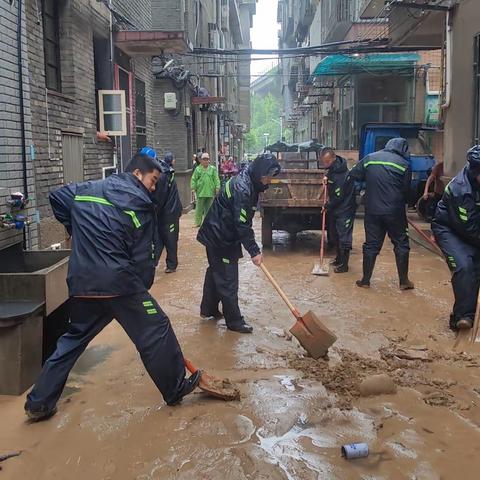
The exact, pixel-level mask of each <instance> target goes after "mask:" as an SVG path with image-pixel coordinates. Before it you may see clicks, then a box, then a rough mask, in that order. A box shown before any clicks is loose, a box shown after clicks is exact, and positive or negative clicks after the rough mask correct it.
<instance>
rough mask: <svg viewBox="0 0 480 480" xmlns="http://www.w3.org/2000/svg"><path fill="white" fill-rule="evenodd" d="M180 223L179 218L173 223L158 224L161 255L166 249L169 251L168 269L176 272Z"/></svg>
mask: <svg viewBox="0 0 480 480" xmlns="http://www.w3.org/2000/svg"><path fill="white" fill-rule="evenodd" d="M179 227H180V221H179V219H178V218H177V219H176V220H173V221H167V222H162V223H159V224H158V233H159V237H160V255H161V254H162V252H163V249H164V248H165V249H166V250H167V260H166V264H167V268H169V269H170V270H176V269H177V267H178V235H179Z"/></svg>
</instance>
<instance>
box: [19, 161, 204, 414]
mask: <svg viewBox="0 0 480 480" xmlns="http://www.w3.org/2000/svg"><path fill="white" fill-rule="evenodd" d="M127 171H128V173H121V174H118V175H112V176H110V177H108V178H107V179H106V180H99V181H90V182H84V183H77V184H70V185H67V186H65V187H62V188H60V189H59V190H57V191H55V192H53V193H51V194H50V203H51V205H52V209H53V212H54V215H55V217H56V218H57V220H58V221H60V222H61V223H62V224H63V225H64V226H65V227H66V229H67V231H68V233H69V234H70V235H71V237H72V253H71V256H70V261H69V266H68V276H67V283H68V287H69V293H70V297H71V298H70V302H71V312H70V327H69V330H68V332H67V333H66V334H65V335H63V336H62V337H61V338H60V339H59V340H58V343H57V349H56V350H55V352H54V353H53V354H52V356H51V357H50V358H49V359H48V360H47V361H46V363H45V365H44V366H43V370H42V373H41V375H40V377H39V379H38V380H37V382H36V383H35V386H34V387H33V389H32V391H31V392H30V393H29V394H28V396H27V402H26V404H25V411H26V413H27V415H28V416H29V417H30V418H31V419H32V420H35V421H38V420H44V419H46V418H49V417H50V416H52V415H53V414H54V413H55V412H56V404H57V401H58V399H59V398H60V395H61V393H62V391H63V388H64V386H65V383H66V381H67V377H68V374H69V373H70V370H71V369H72V367H73V366H74V364H75V362H76V361H77V359H78V357H80V355H81V354H82V353H83V351H84V350H85V349H86V347H87V345H88V344H89V342H90V341H91V340H92V339H93V338H94V337H95V336H96V335H97V334H99V333H100V332H101V331H102V330H103V329H104V328H105V327H106V326H107V325H108V324H109V323H110V322H111V321H112V320H113V319H114V318H115V319H116V320H117V321H118V322H119V323H120V325H121V326H122V327H123V329H124V330H125V331H126V333H127V334H128V336H129V337H130V339H131V340H132V341H133V343H134V344H135V346H136V347H137V350H138V352H139V353H140V357H141V359H142V362H143V364H144V365H145V368H146V370H147V372H148V373H149V375H150V377H151V378H152V380H153V381H154V383H155V385H156V386H157V387H158V389H159V390H160V392H161V393H162V395H163V398H164V399H165V401H166V402H167V404H169V405H174V404H176V403H178V402H179V401H180V400H181V399H182V397H183V396H185V395H187V394H188V393H190V392H192V391H193V390H194V389H195V387H196V386H197V385H198V383H199V381H200V375H201V374H198V375H192V376H191V377H190V378H188V379H187V378H185V366H184V359H183V355H182V351H181V349H180V346H179V344H178V341H177V338H176V336H175V333H174V331H173V328H172V326H171V324H170V321H169V319H168V317H167V316H166V315H165V313H164V312H163V311H162V309H161V308H160V306H159V305H158V303H157V302H156V301H155V299H154V298H153V297H152V296H151V295H150V294H149V293H148V290H149V288H150V287H151V286H152V284H153V280H154V276H155V266H156V263H157V261H158V249H157V247H156V245H157V225H156V218H155V211H154V206H153V203H152V200H151V199H150V195H149V194H150V192H151V191H153V190H154V189H155V184H156V182H157V180H158V178H159V176H160V166H159V165H158V163H157V162H156V161H155V160H154V159H152V158H150V157H148V156H146V155H135V156H134V157H133V159H132V160H131V162H130V164H129V166H128V167H127Z"/></svg>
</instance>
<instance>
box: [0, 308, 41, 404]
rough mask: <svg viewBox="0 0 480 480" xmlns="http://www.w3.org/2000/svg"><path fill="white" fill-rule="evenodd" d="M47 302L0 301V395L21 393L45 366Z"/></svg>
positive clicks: (30, 384)
mask: <svg viewBox="0 0 480 480" xmlns="http://www.w3.org/2000/svg"><path fill="white" fill-rule="evenodd" d="M44 308H45V303H44V302H0V395H21V394H22V393H23V392H25V391H26V390H27V389H28V388H29V387H31V386H32V385H33V383H34V382H35V380H36V379H37V377H38V375H39V374H40V371H41V369H42V348H43V342H42V336H43V312H44Z"/></svg>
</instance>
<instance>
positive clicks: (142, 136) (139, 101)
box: [135, 78, 147, 149]
mask: <svg viewBox="0 0 480 480" xmlns="http://www.w3.org/2000/svg"><path fill="white" fill-rule="evenodd" d="M135 119H136V122H135V123H136V134H137V149H140V148H143V147H145V146H146V145H147V109H146V103H145V82H142V80H139V79H138V78H136V79H135Z"/></svg>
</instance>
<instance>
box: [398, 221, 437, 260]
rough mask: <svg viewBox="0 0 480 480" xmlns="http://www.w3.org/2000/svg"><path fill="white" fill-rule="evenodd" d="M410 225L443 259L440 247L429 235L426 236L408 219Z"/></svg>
mask: <svg viewBox="0 0 480 480" xmlns="http://www.w3.org/2000/svg"><path fill="white" fill-rule="evenodd" d="M407 222H408V224H409V225H410V226H411V227H412V228H413V229H414V230H415V231H416V232H417V233H418V234H419V235H420V236H421V237H422V238H423V239H424V240H426V241H427V242H428V243H429V244H430V245H431V246H432V247H433V248H434V249H435V253H437V255H439V256H440V257H442V258H443V252H442V251H441V250H440V247H439V246H438V245H437V243H436V242H434V241H433V240H432V239H431V238H430V237H429V236H428V235H426V234H425V233H424V232H422V230H420V228H418V227H417V225H415V224H414V223H413V222H412V221H411V220H409V219H407Z"/></svg>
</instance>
